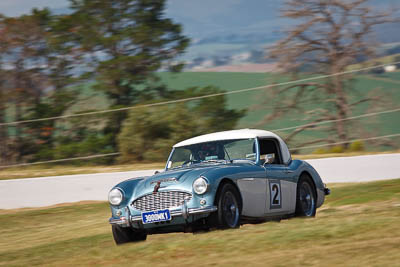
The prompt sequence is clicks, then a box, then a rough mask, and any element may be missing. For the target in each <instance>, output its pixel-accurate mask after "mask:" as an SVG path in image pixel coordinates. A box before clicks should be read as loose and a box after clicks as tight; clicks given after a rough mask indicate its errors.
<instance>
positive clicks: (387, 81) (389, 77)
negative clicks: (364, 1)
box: [73, 72, 400, 152]
mask: <svg viewBox="0 0 400 267" xmlns="http://www.w3.org/2000/svg"><path fill="white" fill-rule="evenodd" d="M159 76H160V78H161V82H163V83H165V84H167V86H168V87H169V88H171V89H175V90H182V89H185V88H188V87H195V86H199V87H202V86H208V85H213V86H217V87H219V88H221V89H222V90H224V91H227V92H229V91H236V90H240V89H245V88H253V87H259V86H263V85H268V84H273V83H276V82H279V81H282V79H280V78H279V77H278V78H276V75H275V74H270V73H238V72H184V73H179V74H171V73H160V74H159ZM353 86H355V87H357V88H358V89H359V90H360V91H361V92H362V94H363V95H366V94H368V93H369V92H371V91H372V90H374V89H375V88H379V89H380V91H381V94H383V95H385V96H386V100H388V101H389V102H388V103H386V104H385V105H384V106H383V107H381V108H380V109H381V110H388V109H393V108H396V107H397V108H398V103H400V90H399V88H400V72H394V73H386V74H380V75H367V74H363V75H358V76H355V78H354V81H353ZM82 93H83V95H84V97H82V102H81V103H80V104H79V105H76V106H74V107H73V110H75V111H77V110H79V109H82V108H83V107H85V108H86V109H87V108H88V107H90V109H100V108H101V109H104V108H106V107H107V102H106V101H105V98H104V96H102V94H101V93H99V92H95V91H93V90H91V89H90V87H88V86H86V87H85V88H84V90H83V91H82ZM360 97H361V96H353V97H352V99H353V101H356V100H357V99H359V98H360ZM227 98H228V104H229V107H230V108H234V109H247V115H246V116H245V117H244V118H243V119H241V120H240V122H239V125H238V126H237V128H247V127H250V128H261V129H266V130H275V129H280V128H285V127H291V126H296V125H301V124H305V123H307V122H308V121H306V120H304V114H298V113H296V114H295V113H293V114H290V116H288V117H285V118H281V119H279V120H275V121H272V122H269V123H262V120H263V118H264V117H265V115H267V114H269V113H270V112H271V108H270V105H269V103H273V101H274V99H270V98H269V97H268V95H266V90H254V91H248V92H243V93H234V94H230V95H228V96H227ZM315 107H318V104H315V106H313V107H310V109H311V108H315ZM366 112H371V111H370V110H369V109H368V106H367V105H362V106H360V108H359V109H357V110H356V111H355V112H354V113H353V114H352V115H353V116H355V115H360V114H363V113H366ZM399 118H400V116H399V114H398V113H397V112H396V113H389V114H383V115H380V116H374V117H368V118H364V119H359V120H354V121H353V122H354V123H355V124H354V125H355V127H356V128H357V130H360V132H361V133H360V134H357V135H355V136H357V137H363V136H364V137H365V136H368V137H371V136H380V135H388V134H395V133H399V132H400V119H399ZM361 129H364V130H363V131H361ZM288 133H289V132H280V134H281V135H283V136H285V135H286V134H288ZM324 135H325V133H322V132H317V131H306V132H304V133H302V134H301V135H299V139H301V140H312V139H313V138H315V137H320V136H324ZM396 142H397V144H400V139H399V138H398V139H397V141H396ZM305 152H307V151H305ZM308 152H310V151H308Z"/></svg>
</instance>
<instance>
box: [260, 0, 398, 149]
mask: <svg viewBox="0 0 400 267" xmlns="http://www.w3.org/2000/svg"><path fill="white" fill-rule="evenodd" d="M366 3H367V0H349V1H345V0H287V1H286V3H285V7H284V9H283V11H282V15H283V16H284V17H286V18H290V19H294V20H297V21H298V22H299V24H297V25H295V26H293V27H292V29H290V30H289V32H288V33H287V36H286V37H285V38H284V39H282V40H281V41H279V42H278V43H277V44H276V45H275V46H273V47H272V49H271V50H270V51H269V55H270V57H271V58H272V59H275V60H277V61H278V63H279V67H280V69H281V70H283V72H284V73H286V74H291V76H292V77H293V78H299V75H298V74H299V73H303V74H304V73H305V72H309V73H308V74H310V73H311V74H312V75H328V77H327V78H326V79H325V80H323V81H322V82H305V83H298V84H295V85H291V86H287V87H282V88H278V89H276V88H274V90H273V92H272V96H276V97H275V98H273V99H274V100H275V99H279V100H277V101H276V102H275V103H274V110H273V112H272V114H271V115H270V116H268V117H267V118H266V120H271V119H273V118H279V117H280V116H283V115H285V114H287V113H288V112H292V113H293V112H301V113H305V110H307V112H306V114H307V116H306V119H308V120H309V122H310V123H316V122H321V121H326V120H337V121H336V122H335V123H333V124H332V126H331V127H329V128H328V129H327V130H328V131H329V132H330V133H331V134H330V136H329V138H322V139H318V140H314V141H313V143H316V142H335V141H338V140H340V141H344V142H346V141H348V138H349V131H350V129H349V127H350V122H349V121H346V118H348V117H349V116H350V115H351V112H352V110H354V108H355V107H356V106H358V105H359V104H361V103H373V102H374V100H377V97H376V96H371V95H368V96H364V97H362V98H361V99H359V100H357V101H355V102H351V99H350V97H349V96H350V95H354V94H359V95H362V93H360V92H356V89H355V88H354V87H352V86H351V75H349V74H347V75H339V76H335V75H332V74H336V73H340V72H343V71H345V70H346V68H347V66H349V65H350V64H354V63H356V62H357V59H359V58H360V57H371V56H373V55H374V48H375V47H374V46H373V43H372V40H373V39H372V38H371V33H372V30H373V28H374V26H376V25H378V24H382V23H386V22H391V21H393V19H391V18H390V16H389V14H388V13H383V12H382V13H379V12H374V11H373V10H372V9H371V8H370V7H368V6H367V5H366ZM329 75H332V76H329ZM315 103H319V105H318V107H317V108H314V109H313V107H315V106H316V105H315ZM315 128H318V127H316V126H315V125H306V126H304V127H301V128H298V129H296V130H295V131H294V132H293V133H292V134H290V135H289V136H288V137H287V140H288V141H290V140H291V139H292V138H294V137H295V136H296V135H297V134H299V133H300V132H302V131H304V130H306V129H315Z"/></svg>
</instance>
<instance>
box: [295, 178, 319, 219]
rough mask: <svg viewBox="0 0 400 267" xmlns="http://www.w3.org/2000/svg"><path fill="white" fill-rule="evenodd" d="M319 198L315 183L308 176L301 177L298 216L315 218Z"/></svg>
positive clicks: (298, 191) (297, 204)
mask: <svg viewBox="0 0 400 267" xmlns="http://www.w3.org/2000/svg"><path fill="white" fill-rule="evenodd" d="M316 210H317V197H316V192H315V187H314V183H313V182H312V180H311V178H310V177H309V176H308V175H305V174H303V175H301V176H300V179H299V182H298V183H297V194H296V216H298V217H315V212H316Z"/></svg>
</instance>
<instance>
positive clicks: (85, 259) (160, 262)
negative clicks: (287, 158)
mask: <svg viewBox="0 0 400 267" xmlns="http://www.w3.org/2000/svg"><path fill="white" fill-rule="evenodd" d="M329 186H330V188H331V189H332V194H331V195H330V196H328V197H327V199H326V204H325V205H324V206H323V207H322V208H321V209H319V210H318V212H317V216H316V218H315V219H302V218H295V219H289V220H282V221H281V222H279V223H277V222H267V223H262V224H257V225H244V226H242V227H241V228H240V229H237V230H226V231H212V232H208V233H202V234H196V235H193V234H183V233H177V234H165V235H153V236H149V237H148V240H147V241H146V242H141V243H132V244H127V245H123V246H118V247H117V246H116V245H115V244H114V242H113V239H112V235H111V227H110V226H109V224H108V222H107V220H108V217H109V207H108V205H107V204H106V203H81V204H75V205H59V206H58V207H53V208H43V209H28V210H7V211H4V210H3V211H0V266H38V265H40V266H93V265H96V266H121V265H125V266H399V263H400V224H399V218H400V179H396V180H389V181H383V182H372V183H358V184H333V185H329Z"/></svg>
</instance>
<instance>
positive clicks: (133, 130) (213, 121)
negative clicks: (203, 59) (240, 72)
mask: <svg viewBox="0 0 400 267" xmlns="http://www.w3.org/2000/svg"><path fill="white" fill-rule="evenodd" d="M220 92H221V91H220V90H219V89H217V88H215V87H204V88H197V87H194V88H189V89H187V90H185V91H180V92H179V91H175V92H171V93H173V94H174V95H175V97H176V98H187V97H196V96H201V95H208V94H215V93H220ZM226 105H227V103H226V98H225V96H223V95H220V96H216V97H213V98H204V99H201V100H197V101H191V102H184V103H178V104H170V105H168V106H166V105H164V106H158V107H151V108H141V109H133V110H131V111H130V112H129V116H128V118H127V119H126V120H125V121H124V124H123V127H122V130H121V133H120V134H119V135H118V144H119V150H120V152H121V157H120V161H122V162H130V161H160V160H165V159H166V157H167V156H168V153H169V152H170V150H171V146H172V145H174V144H175V143H177V142H179V141H182V140H184V139H187V138H190V137H194V136H197V135H201V134H205V133H210V132H215V131H223V130H231V129H232V128H234V127H235V126H236V124H237V122H238V121H239V119H240V118H242V117H243V116H244V114H245V111H244V110H241V111H235V110H230V109H228V108H227V107H226Z"/></svg>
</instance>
